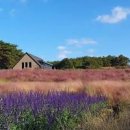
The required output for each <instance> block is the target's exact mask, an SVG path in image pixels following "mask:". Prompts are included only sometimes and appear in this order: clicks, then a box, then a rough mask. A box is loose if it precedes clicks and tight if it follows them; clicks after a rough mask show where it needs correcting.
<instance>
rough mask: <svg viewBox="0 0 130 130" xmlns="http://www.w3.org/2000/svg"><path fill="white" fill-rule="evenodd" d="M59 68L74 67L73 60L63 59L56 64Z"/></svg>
mask: <svg viewBox="0 0 130 130" xmlns="http://www.w3.org/2000/svg"><path fill="white" fill-rule="evenodd" d="M56 67H57V68H58V69H72V68H74V65H73V62H72V61H71V60H69V59H68V58H65V59H63V60H62V61H61V62H60V63H58V64H57V65H56Z"/></svg>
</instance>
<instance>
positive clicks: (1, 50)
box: [0, 41, 23, 69]
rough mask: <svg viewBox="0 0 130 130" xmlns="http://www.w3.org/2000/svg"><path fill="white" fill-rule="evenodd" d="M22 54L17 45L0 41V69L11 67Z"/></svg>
mask: <svg viewBox="0 0 130 130" xmlns="http://www.w3.org/2000/svg"><path fill="white" fill-rule="evenodd" d="M22 56H23V52H22V50H20V49H17V45H14V44H10V43H6V42H4V41H0V69H10V68H12V67H13V66H14V65H15V64H16V63H17V62H18V61H19V60H20V58H21V57H22Z"/></svg>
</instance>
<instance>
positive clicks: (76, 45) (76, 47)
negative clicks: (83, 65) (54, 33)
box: [57, 38, 97, 59]
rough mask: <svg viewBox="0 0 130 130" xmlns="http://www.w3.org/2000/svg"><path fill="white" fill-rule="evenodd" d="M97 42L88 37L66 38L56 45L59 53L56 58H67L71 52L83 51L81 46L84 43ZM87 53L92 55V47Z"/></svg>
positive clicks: (93, 43) (84, 44)
mask: <svg viewBox="0 0 130 130" xmlns="http://www.w3.org/2000/svg"><path fill="white" fill-rule="evenodd" d="M96 43H97V42H96V41H95V40H93V39H90V38H82V39H68V40H66V41H65V43H64V44H62V45H60V46H58V47H57V49H58V51H59V53H58V58H59V59H64V58H67V57H68V56H69V55H70V54H71V53H72V52H73V54H78V52H82V51H83V47H85V46H86V45H95V44H96ZM86 53H87V55H91V56H92V55H93V54H94V49H89V50H88V51H87V52H86Z"/></svg>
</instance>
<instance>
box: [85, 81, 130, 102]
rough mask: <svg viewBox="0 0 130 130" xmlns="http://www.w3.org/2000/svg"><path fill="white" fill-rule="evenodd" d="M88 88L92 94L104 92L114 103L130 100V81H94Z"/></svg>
mask: <svg viewBox="0 0 130 130" xmlns="http://www.w3.org/2000/svg"><path fill="white" fill-rule="evenodd" d="M87 90H88V91H89V93H91V94H99V95H101V94H104V95H106V96H107V97H109V99H110V101H112V102H113V103H118V102H120V101H123V102H124V101H126V102H128V101H129V100H130V81H108V80H106V81H92V82H89V83H88V87H87Z"/></svg>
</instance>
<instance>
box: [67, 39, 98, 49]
mask: <svg viewBox="0 0 130 130" xmlns="http://www.w3.org/2000/svg"><path fill="white" fill-rule="evenodd" d="M66 42H67V44H68V45H74V46H77V47H81V46H84V45H92V44H96V43H97V42H96V41H95V40H93V39H90V38H83V39H68V40H67V41H66Z"/></svg>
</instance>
